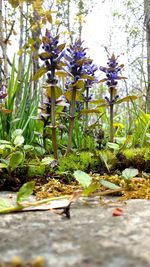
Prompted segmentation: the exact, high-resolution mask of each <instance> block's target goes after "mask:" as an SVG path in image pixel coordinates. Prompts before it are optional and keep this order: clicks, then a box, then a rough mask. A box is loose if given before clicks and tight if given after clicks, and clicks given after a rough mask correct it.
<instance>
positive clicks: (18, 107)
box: [0, 58, 39, 143]
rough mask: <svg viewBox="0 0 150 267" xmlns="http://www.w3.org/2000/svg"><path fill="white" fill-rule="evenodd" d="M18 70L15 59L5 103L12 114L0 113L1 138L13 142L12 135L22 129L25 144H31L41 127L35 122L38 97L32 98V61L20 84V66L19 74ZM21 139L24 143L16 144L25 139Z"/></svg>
mask: <svg viewBox="0 0 150 267" xmlns="http://www.w3.org/2000/svg"><path fill="white" fill-rule="evenodd" d="M16 68H17V67H16V60H15V58H14V60H13V64H12V69H11V75H10V79H9V83H8V97H7V99H6V101H5V109H7V110H10V111H11V113H7V114H3V113H0V138H1V139H6V140H11V138H13V137H12V133H13V132H14V131H15V130H16V129H21V130H22V132H23V134H24V138H25V142H26V143H30V142H32V141H33V140H34V139H35V138H36V135H35V132H36V130H37V129H38V127H39V123H37V122H36V121H35V120H33V118H34V116H36V115H37V110H38V96H36V95H34V96H33V99H32V98H31V83H30V78H31V77H30V76H31V61H30V60H29V63H28V65H27V70H26V72H25V73H24V74H23V76H22V77H21V80H20V82H18V79H19V73H20V66H19V65H18V68H17V73H16V72H15V70H16ZM17 139H18V137H17ZM21 139H22V141H21V140H16V142H19V143H20V142H23V138H21Z"/></svg>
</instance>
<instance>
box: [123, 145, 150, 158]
mask: <svg viewBox="0 0 150 267" xmlns="http://www.w3.org/2000/svg"><path fill="white" fill-rule="evenodd" d="M123 155H124V156H125V157H126V159H127V160H132V161H133V162H134V161H137V160H138V159H141V161H143V160H144V161H149V160H150V148H148V147H142V148H130V149H125V150H124V151H123Z"/></svg>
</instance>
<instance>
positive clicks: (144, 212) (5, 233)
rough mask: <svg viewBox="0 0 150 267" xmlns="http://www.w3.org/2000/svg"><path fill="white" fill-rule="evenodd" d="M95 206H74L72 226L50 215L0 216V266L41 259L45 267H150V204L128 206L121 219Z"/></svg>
mask: <svg viewBox="0 0 150 267" xmlns="http://www.w3.org/2000/svg"><path fill="white" fill-rule="evenodd" d="M1 196H3V194H2V193H1V194H0V197H1ZM5 196H6V197H7V193H6V194H5ZM91 203H92V204H89V203H86V204H85V203H84V204H83V201H79V202H78V203H76V204H74V205H73V206H72V208H71V219H70V220H67V219H63V218H62V217H61V216H59V215H56V214H54V213H53V212H50V211H37V212H23V213H14V214H6V215H0V263H2V262H8V261H10V260H11V258H12V257H13V256H20V257H21V258H22V259H23V260H28V261H29V260H32V259H35V257H37V256H42V257H44V259H45V262H46V267H99V266H100V267H149V266H150V201H147V200H130V201H128V202H127V204H126V205H124V206H123V215H122V216H118V217H114V216H112V211H113V210H114V207H109V206H103V205H101V204H98V202H97V201H95V203H94V201H93V202H91Z"/></svg>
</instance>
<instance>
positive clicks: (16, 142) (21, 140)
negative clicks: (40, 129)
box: [14, 135, 24, 146]
mask: <svg viewBox="0 0 150 267" xmlns="http://www.w3.org/2000/svg"><path fill="white" fill-rule="evenodd" d="M23 143H24V137H23V136H22V135H19V136H17V137H16V138H15V140H14V145H15V146H21V145H23Z"/></svg>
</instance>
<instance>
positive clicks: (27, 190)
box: [17, 181, 35, 203]
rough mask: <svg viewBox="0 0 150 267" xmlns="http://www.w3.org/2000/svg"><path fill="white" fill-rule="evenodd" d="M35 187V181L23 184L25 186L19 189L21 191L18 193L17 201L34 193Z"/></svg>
mask: <svg viewBox="0 0 150 267" xmlns="http://www.w3.org/2000/svg"><path fill="white" fill-rule="evenodd" d="M34 187H35V182H34V181H31V182H28V183H25V184H23V186H22V187H21V188H20V189H19V192H18V193H17V203H20V202H22V201H24V200H26V199H27V198H28V197H29V196H30V195H32V194H33V190H34Z"/></svg>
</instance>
